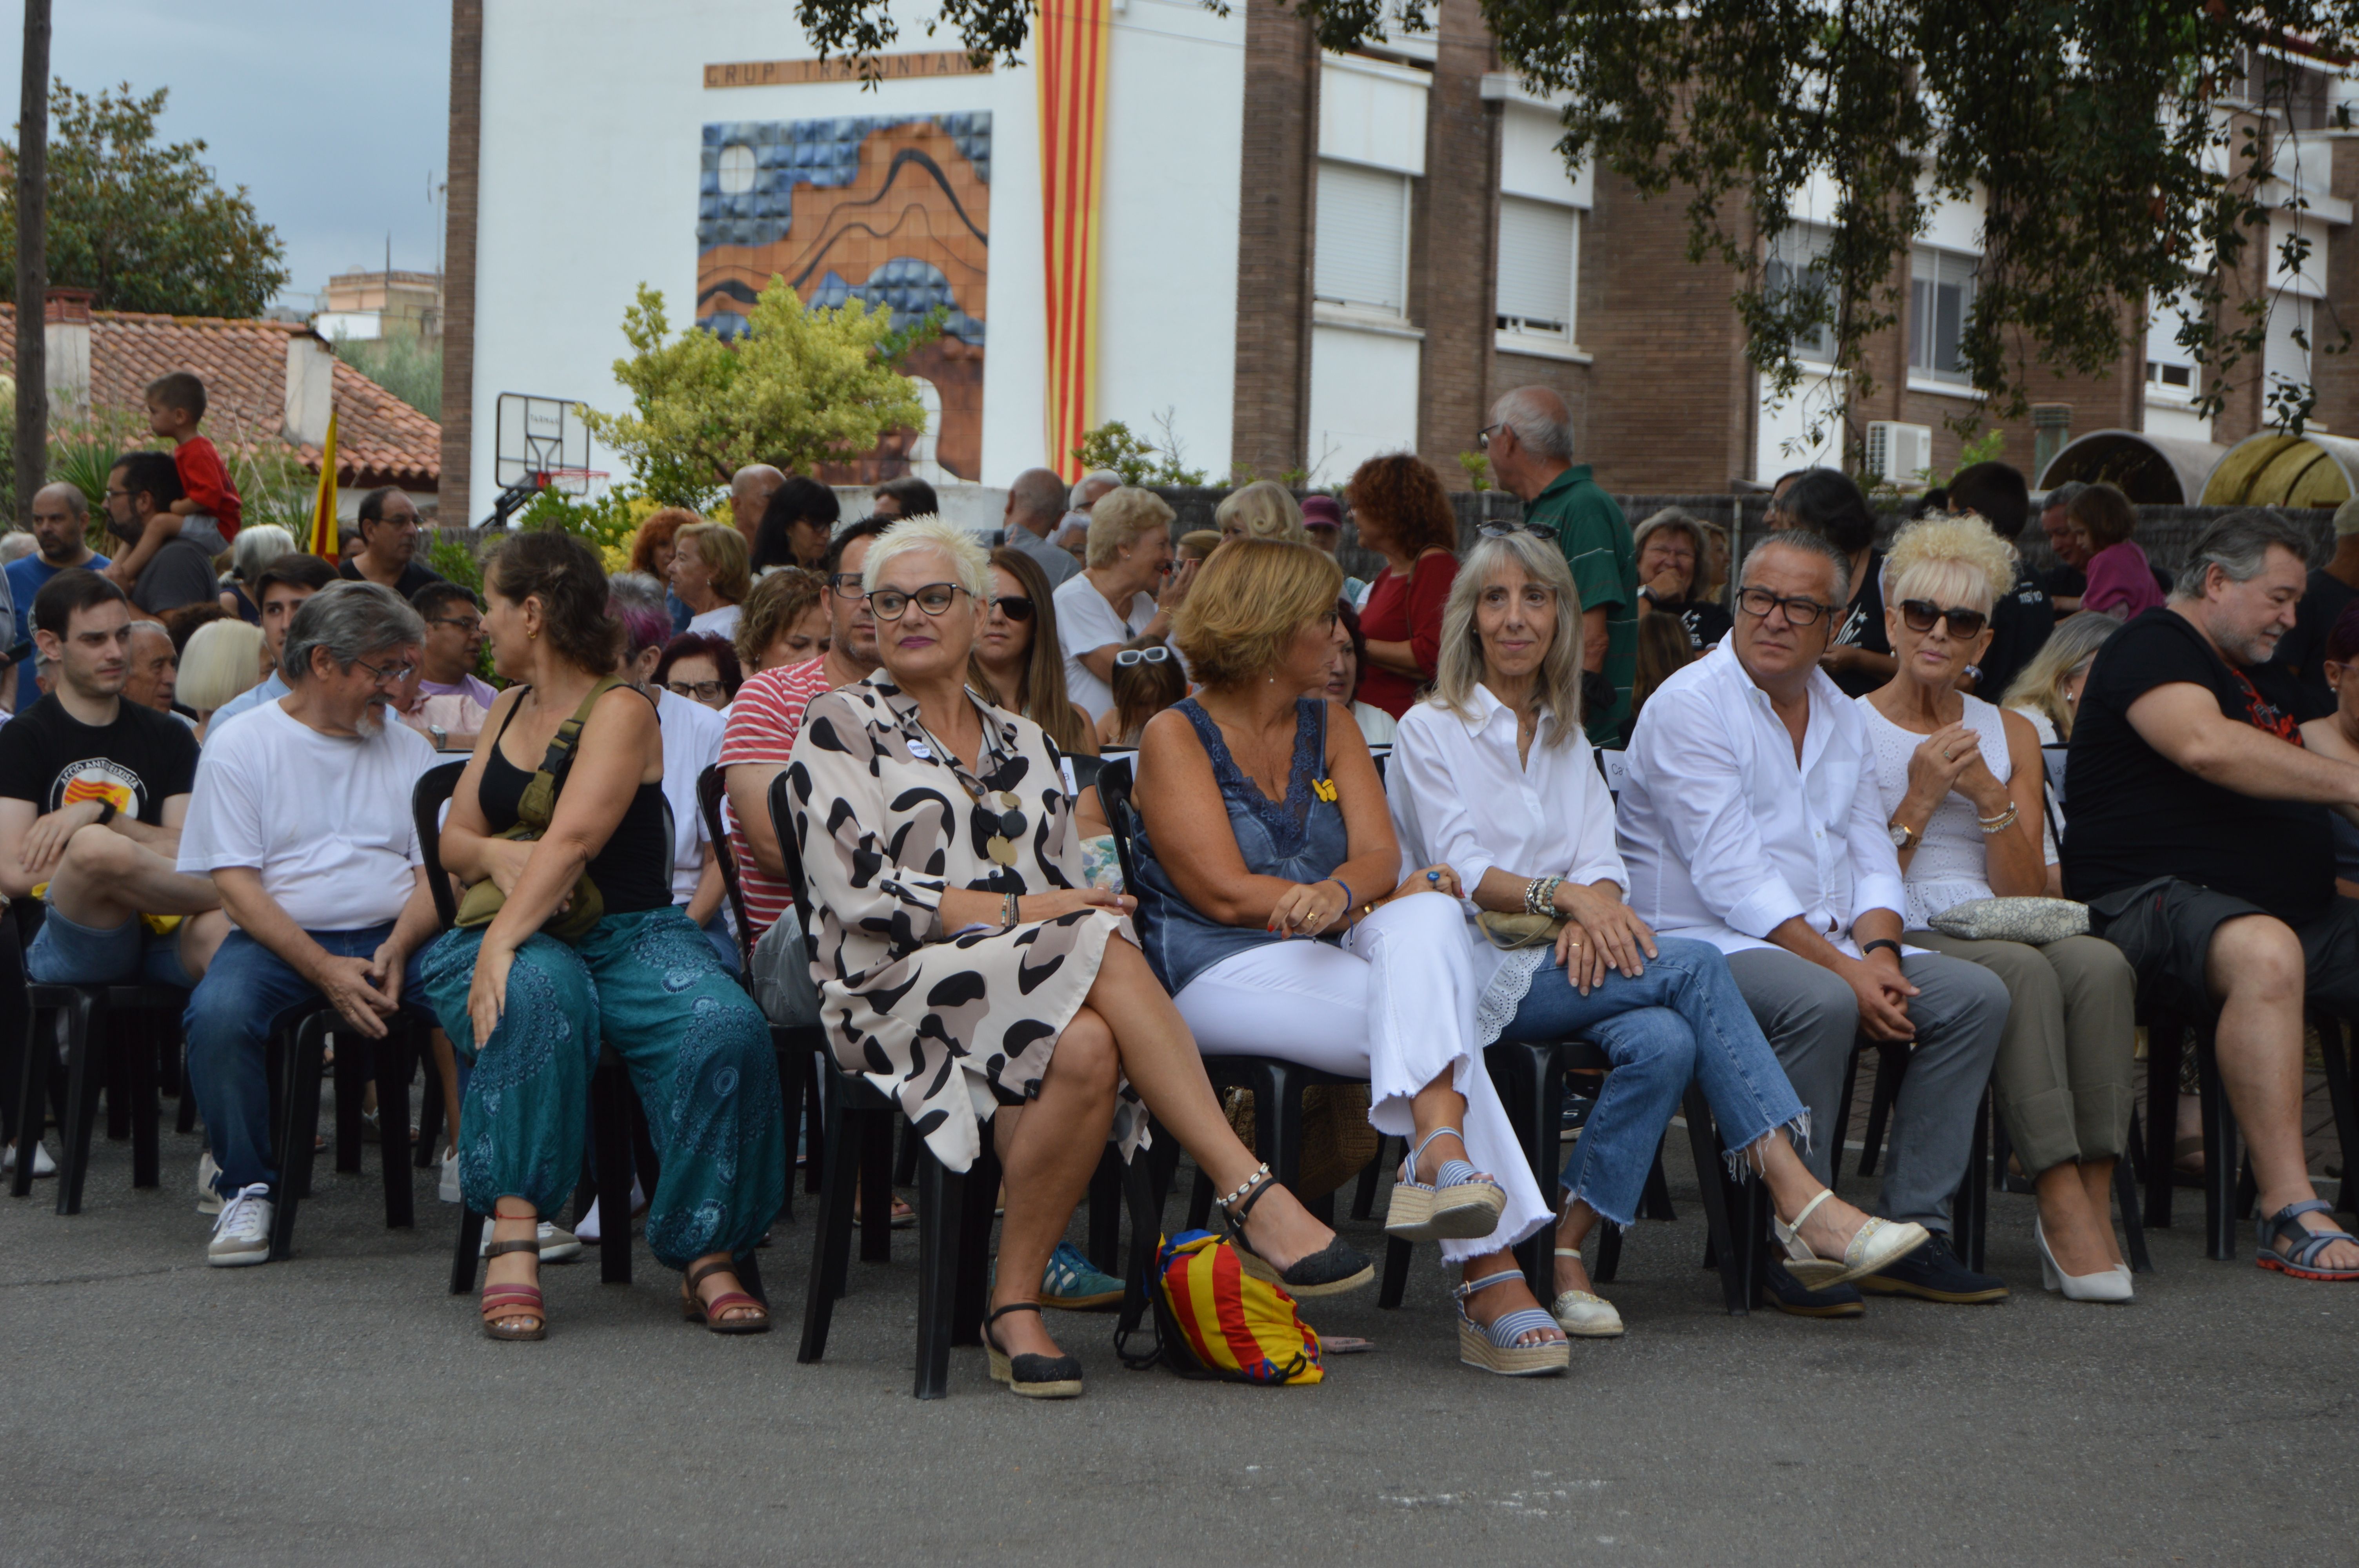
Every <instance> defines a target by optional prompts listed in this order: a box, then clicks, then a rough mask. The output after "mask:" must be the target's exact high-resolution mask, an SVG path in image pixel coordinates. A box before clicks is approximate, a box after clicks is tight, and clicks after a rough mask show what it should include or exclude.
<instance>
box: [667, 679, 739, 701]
mask: <svg viewBox="0 0 2359 1568" xmlns="http://www.w3.org/2000/svg"><path fill="white" fill-rule="evenodd" d="M664 689H665V690H666V691H668V692H669V693H671V694H672V695H673V696H674V697H688V698H689V699H690V700H691V701H695V702H708V703H710V702H719V701H720V700H721V699H722V698H723V697H726V696H728V695H729V690H728V688H727V687H724V686H723V685H722V684H721V683H720V682H719V681H717V680H668V681H666V682H664Z"/></svg>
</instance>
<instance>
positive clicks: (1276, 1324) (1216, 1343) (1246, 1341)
mask: <svg viewBox="0 0 2359 1568" xmlns="http://www.w3.org/2000/svg"><path fill="white" fill-rule="evenodd" d="M1147 1303H1148V1304H1149V1305H1150V1306H1151V1307H1152V1308H1153V1309H1154V1314H1155V1343H1154V1345H1153V1346H1151V1347H1150V1348H1148V1349H1147V1350H1146V1351H1144V1352H1142V1353H1140V1354H1138V1355H1135V1356H1134V1355H1133V1354H1131V1352H1130V1351H1129V1349H1128V1348H1127V1347H1126V1346H1125V1345H1124V1344H1123V1340H1124V1339H1125V1338H1126V1337H1127V1336H1122V1335H1117V1336H1115V1349H1116V1351H1117V1353H1118V1354H1120V1355H1121V1357H1122V1360H1123V1365H1125V1366H1126V1367H1128V1368H1131V1369H1132V1370H1133V1371H1144V1370H1145V1369H1146V1368H1149V1367H1152V1366H1154V1365H1155V1364H1156V1363H1157V1362H1158V1361H1160V1362H1162V1363H1163V1364H1164V1365H1165V1366H1167V1367H1169V1368H1171V1370H1173V1371H1174V1372H1177V1373H1179V1374H1180V1376H1181V1377H1183V1378H1211V1379H1218V1380H1220V1381H1222V1382H1229V1383H1270V1384H1278V1383H1316V1382H1319V1381H1321V1379H1323V1378H1324V1377H1325V1375H1326V1374H1325V1372H1324V1371H1323V1369H1322V1368H1321V1362H1320V1354H1319V1335H1318V1332H1317V1331H1316V1330H1315V1329H1313V1328H1312V1327H1311V1326H1310V1325H1309V1324H1307V1323H1305V1322H1303V1321H1302V1317H1301V1314H1299V1312H1297V1311H1296V1309H1295V1304H1294V1298H1293V1297H1292V1296H1290V1295H1288V1294H1287V1292H1286V1290H1285V1288H1284V1287H1283V1286H1280V1285H1276V1284H1272V1283H1271V1282H1269V1281H1266V1280H1259V1279H1256V1278H1255V1277H1254V1276H1252V1275H1251V1274H1248V1273H1246V1272H1245V1268H1244V1266H1243V1264H1242V1261H1241V1260H1239V1258H1238V1257H1237V1252H1236V1249H1235V1248H1234V1247H1232V1246H1230V1245H1229V1244H1228V1242H1227V1241H1225V1240H1223V1238H1220V1237H1218V1236H1215V1235H1214V1234H1212V1232H1211V1231H1209V1230H1188V1231H1182V1232H1181V1233H1180V1234H1179V1235H1178V1236H1172V1237H1166V1238H1164V1240H1163V1243H1162V1245H1161V1246H1159V1247H1158V1248H1157V1249H1156V1251H1155V1268H1154V1271H1153V1272H1152V1273H1150V1274H1149V1275H1148V1277H1147Z"/></svg>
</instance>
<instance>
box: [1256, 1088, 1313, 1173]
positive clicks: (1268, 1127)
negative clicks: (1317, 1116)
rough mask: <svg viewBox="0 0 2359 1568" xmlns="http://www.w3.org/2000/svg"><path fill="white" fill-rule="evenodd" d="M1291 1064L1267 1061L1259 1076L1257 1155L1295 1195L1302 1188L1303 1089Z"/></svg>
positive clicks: (1270, 1171) (1257, 1093) (1257, 1090)
mask: <svg viewBox="0 0 2359 1568" xmlns="http://www.w3.org/2000/svg"><path fill="white" fill-rule="evenodd" d="M1288 1065H1289V1064H1288V1063H1284V1062H1278V1061H1266V1062H1265V1063H1263V1065H1262V1066H1261V1070H1260V1071H1259V1072H1258V1073H1257V1074H1256V1082H1255V1085H1254V1142H1255V1143H1256V1145H1257V1147H1256V1149H1255V1151H1254V1152H1255V1153H1256V1154H1258V1155H1259V1156H1260V1157H1261V1158H1262V1159H1263V1160H1264V1161H1266V1162H1267V1163H1268V1165H1269V1173H1270V1174H1271V1175H1273V1176H1276V1177H1277V1181H1278V1184H1279V1185H1280V1186H1283V1187H1284V1188H1285V1189H1286V1190H1287V1191H1288V1192H1290V1193H1294V1192H1298V1189H1299V1188H1300V1186H1301V1185H1302V1086H1301V1085H1300V1084H1299V1082H1297V1081H1296V1079H1295V1076H1294V1075H1293V1074H1292V1073H1291V1072H1289V1071H1288ZM1298 1195H1299V1193H1298Z"/></svg>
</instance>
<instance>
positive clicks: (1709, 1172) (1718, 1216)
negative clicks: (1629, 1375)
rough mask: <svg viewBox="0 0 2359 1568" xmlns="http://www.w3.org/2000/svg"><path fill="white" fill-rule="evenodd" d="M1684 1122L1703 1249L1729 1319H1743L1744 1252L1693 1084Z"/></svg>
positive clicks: (1747, 1297)
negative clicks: (1700, 1212) (1737, 1240)
mask: <svg viewBox="0 0 2359 1568" xmlns="http://www.w3.org/2000/svg"><path fill="white" fill-rule="evenodd" d="M1687 1122H1688V1149H1689V1152H1690V1153H1692V1154H1693V1155H1694V1157H1695V1171H1696V1195H1697V1199H1698V1201H1699V1202H1701V1204H1702V1205H1703V1224H1704V1234H1705V1237H1706V1238H1707V1239H1706V1242H1705V1245H1706V1247H1707V1248H1708V1249H1709V1251H1710V1253H1711V1260H1712V1266H1713V1267H1715V1268H1717V1269H1718V1270H1719V1271H1720V1293H1721V1299H1722V1301H1723V1303H1724V1304H1725V1305H1726V1307H1727V1309H1728V1312H1729V1314H1730V1315H1731V1316H1734V1317H1743V1316H1745V1314H1746V1313H1747V1311H1748V1310H1749V1309H1750V1306H1751V1301H1752V1298H1751V1292H1749V1291H1747V1289H1746V1288H1745V1253H1744V1249H1741V1248H1739V1247H1738V1246H1737V1245H1736V1244H1735V1233H1734V1230H1733V1229H1732V1228H1731V1227H1730V1226H1729V1207H1730V1206H1729V1201H1728V1200H1729V1194H1730V1192H1731V1191H1732V1190H1733V1189H1732V1188H1731V1187H1730V1185H1729V1183H1728V1180H1727V1174H1726V1167H1725V1166H1724V1165H1723V1163H1722V1162H1721V1158H1720V1136H1719V1134H1718V1132H1717V1131H1716V1130H1714V1128H1713V1126H1712V1108H1711V1107H1710V1106H1708V1105H1707V1104H1706V1103H1705V1102H1704V1098H1703V1089H1702V1087H1701V1086H1699V1085H1697V1084H1693V1083H1690V1084H1689V1085H1688V1092H1687ZM1735 1190H1741V1189H1735Z"/></svg>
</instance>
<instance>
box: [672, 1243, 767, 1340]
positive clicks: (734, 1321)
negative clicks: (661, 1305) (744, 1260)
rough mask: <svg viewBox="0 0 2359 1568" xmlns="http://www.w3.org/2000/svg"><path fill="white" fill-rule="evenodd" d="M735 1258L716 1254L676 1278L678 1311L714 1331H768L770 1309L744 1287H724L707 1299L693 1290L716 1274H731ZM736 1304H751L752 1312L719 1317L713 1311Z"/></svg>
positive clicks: (723, 1310)
mask: <svg viewBox="0 0 2359 1568" xmlns="http://www.w3.org/2000/svg"><path fill="white" fill-rule="evenodd" d="M736 1271H737V1268H736V1260H734V1259H730V1258H717V1259H715V1260H712V1262H710V1263H707V1264H704V1265H703V1266H702V1267H701V1268H698V1269H694V1270H691V1271H690V1272H689V1273H688V1275H687V1276H686V1277H685V1278H683V1279H682V1280H681V1281H680V1282H679V1315H680V1316H681V1317H682V1318H683V1319H685V1320H686V1321H688V1322H690V1323H701V1324H702V1325H704V1326H705V1327H706V1328H708V1329H710V1330H711V1331H712V1332H713V1333H714V1334H767V1333H769V1332H770V1309H769V1308H768V1307H766V1306H765V1305H763V1304H762V1303H761V1301H760V1300H759V1299H758V1298H756V1297H754V1296H749V1295H747V1294H746V1293H745V1292H743V1291H724V1292H722V1293H721V1294H720V1295H717V1296H715V1297H713V1298H712V1300H711V1301H709V1302H708V1301H706V1300H704V1299H703V1298H702V1297H701V1296H699V1295H698V1294H697V1293H696V1287H697V1286H699V1285H701V1284H702V1283H704V1281H707V1280H709V1279H711V1278H712V1276H713V1275H715V1274H734V1273H735V1272H736ZM735 1307H752V1308H753V1309H754V1312H753V1314H752V1315H750V1316H745V1317H720V1316H716V1315H715V1314H719V1313H724V1312H728V1311H730V1310H731V1309H733V1308H735Z"/></svg>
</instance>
